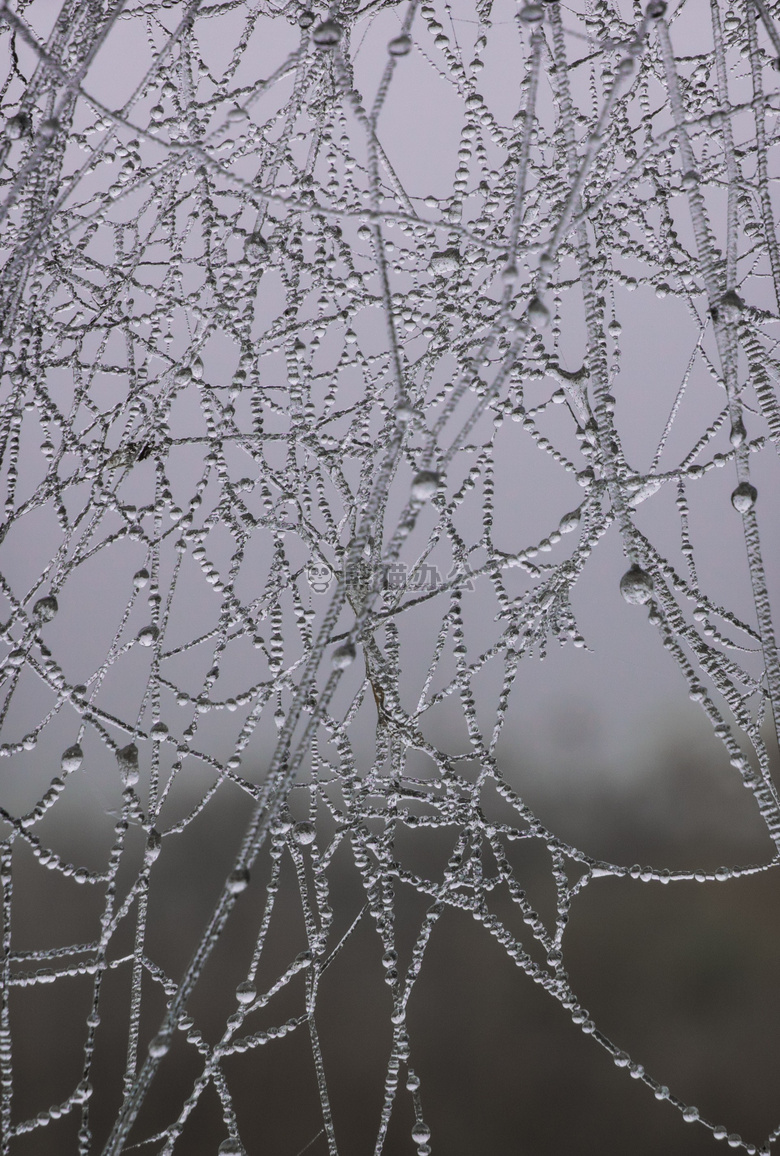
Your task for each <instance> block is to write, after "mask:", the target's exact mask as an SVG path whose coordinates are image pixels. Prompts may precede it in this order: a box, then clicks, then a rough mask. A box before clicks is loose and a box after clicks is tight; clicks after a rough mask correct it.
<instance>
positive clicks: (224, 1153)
mask: <svg viewBox="0 0 780 1156" xmlns="http://www.w3.org/2000/svg"><path fill="white" fill-rule="evenodd" d="M217 1152H218V1154H219V1156H246V1149H245V1148H244V1145H243V1144H242V1143H241V1141H240V1140H237V1139H236V1138H235V1136H230V1137H229V1138H228V1139H227V1140H223V1141H222V1143H221V1144H220V1146H219V1148H218V1149H217Z"/></svg>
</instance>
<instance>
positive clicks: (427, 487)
mask: <svg viewBox="0 0 780 1156" xmlns="http://www.w3.org/2000/svg"><path fill="white" fill-rule="evenodd" d="M439 481H440V479H439V475H438V474H437V473H434V471H433V470H420V472H419V474H417V475H416V476H415V478H414V481H413V482H412V497H413V498H414V499H415V501H417V502H427V501H428V500H429V498H432V497H433V495H434V494H435V493H436V491H437V490H438V488H439Z"/></svg>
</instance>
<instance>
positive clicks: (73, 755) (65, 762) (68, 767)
mask: <svg viewBox="0 0 780 1156" xmlns="http://www.w3.org/2000/svg"><path fill="white" fill-rule="evenodd" d="M83 761H84V752H83V751H82V749H81V747H80V746H79V744H78V743H74V744H73V746H72V747H68V748H67V750H64V751H63V752H62V757H61V758H60V766H61V767H62V769H63V771H65V772H66V774H70V773H71V772H72V771H77V770H78V769H79V767H80V766H81V764H82V762H83Z"/></svg>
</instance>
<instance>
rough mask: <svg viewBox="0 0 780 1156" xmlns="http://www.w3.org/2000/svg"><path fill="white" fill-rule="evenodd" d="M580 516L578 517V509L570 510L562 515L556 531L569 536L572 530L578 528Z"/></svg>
mask: <svg viewBox="0 0 780 1156" xmlns="http://www.w3.org/2000/svg"><path fill="white" fill-rule="evenodd" d="M580 516H581V515H580V511H579V509H577V510H572V511H571V512H570V513H568V514H564V515H563V517H562V518H561V520H560V522H559V523H558V529H559V530H560V532H561V533H562V534H571V532H572V531H573V530H576V529H577V527H578V526H579V524H580Z"/></svg>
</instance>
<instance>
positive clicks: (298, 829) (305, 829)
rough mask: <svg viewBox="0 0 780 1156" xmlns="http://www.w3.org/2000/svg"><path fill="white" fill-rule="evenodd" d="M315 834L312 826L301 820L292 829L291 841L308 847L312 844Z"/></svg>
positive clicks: (305, 820)
mask: <svg viewBox="0 0 780 1156" xmlns="http://www.w3.org/2000/svg"><path fill="white" fill-rule="evenodd" d="M316 834H317V831H316V829H315V827H314V824H313V823H310V822H309V821H308V820H307V819H303V820H302V821H301V822H300V823H296V824H295V826H294V827H293V839H294V840H295V842H296V843H299V844H300V845H301V846H302V847H308V845H309V844H310V843H313V842H314V839H315V837H316Z"/></svg>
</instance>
